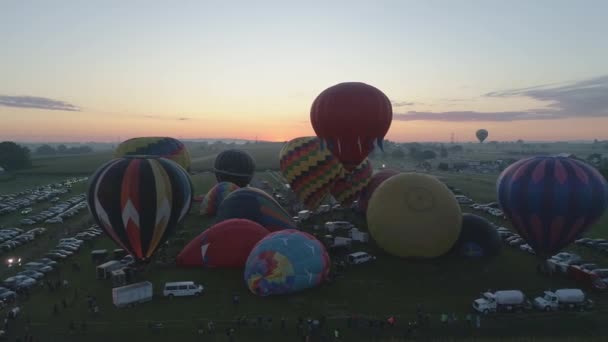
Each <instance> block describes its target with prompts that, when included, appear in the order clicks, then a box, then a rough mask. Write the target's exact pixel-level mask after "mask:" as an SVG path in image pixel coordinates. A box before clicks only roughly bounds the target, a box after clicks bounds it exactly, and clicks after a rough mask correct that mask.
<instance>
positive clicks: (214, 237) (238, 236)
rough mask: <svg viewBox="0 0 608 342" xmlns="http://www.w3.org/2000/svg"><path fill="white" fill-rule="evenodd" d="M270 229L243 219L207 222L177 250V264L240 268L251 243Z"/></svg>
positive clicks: (261, 237)
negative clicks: (202, 230)
mask: <svg viewBox="0 0 608 342" xmlns="http://www.w3.org/2000/svg"><path fill="white" fill-rule="evenodd" d="M268 234H270V232H269V231H268V230H267V229H266V228H264V227H262V226H261V225H259V224H257V223H255V222H253V221H250V220H244V219H231V220H226V221H222V222H220V223H218V224H215V225H213V226H211V227H210V228H208V229H206V230H205V231H204V232H202V233H201V234H199V235H198V236H197V237H195V238H194V239H192V241H190V242H189V243H188V244H187V245H186V247H184V249H182V251H181V252H180V253H179V254H178V256H177V259H176V264H177V266H179V267H205V268H242V267H245V262H246V261H247V257H248V256H249V253H250V252H251V250H252V249H253V246H255V244H257V243H258V242H259V241H260V240H262V239H263V238H264V237H265V236H267V235H268Z"/></svg>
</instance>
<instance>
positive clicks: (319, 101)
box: [310, 82, 393, 171]
mask: <svg viewBox="0 0 608 342" xmlns="http://www.w3.org/2000/svg"><path fill="white" fill-rule="evenodd" d="M392 119H393V108H392V106H391V101H390V100H389V99H388V97H386V95H384V93H383V92H382V91H380V90H378V89H377V88H374V87H372V86H370V85H368V84H365V83H360V82H347V83H340V84H337V85H335V86H333V87H330V88H327V89H325V90H324V91H323V92H322V93H321V94H319V96H317V98H316V99H315V101H314V102H313V104H312V107H311V109H310V121H311V123H312V127H313V129H314V130H315V133H316V134H317V136H318V137H319V138H321V139H322V140H323V141H324V142H326V143H327V145H328V147H329V149H330V150H331V152H332V153H333V155H334V156H336V158H338V160H339V161H340V162H341V163H342V165H343V166H344V168H345V169H347V170H349V171H352V170H354V169H355V168H356V167H357V166H358V165H359V164H361V163H362V162H363V161H364V160H365V158H366V157H367V156H368V155H369V153H370V152H371V151H372V150H373V149H374V142H377V143H378V145H379V146H380V147H382V140H383V139H384V136H385V135H386V133H387V132H388V129H389V128H390V126H391V121H392Z"/></svg>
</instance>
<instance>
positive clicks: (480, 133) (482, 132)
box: [475, 129, 488, 142]
mask: <svg viewBox="0 0 608 342" xmlns="http://www.w3.org/2000/svg"><path fill="white" fill-rule="evenodd" d="M475 136H476V137H477V139H479V142H483V141H484V140H486V138H487V137H488V131H487V130H485V129H479V130H477V132H475Z"/></svg>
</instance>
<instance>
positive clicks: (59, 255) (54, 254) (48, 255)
mask: <svg viewBox="0 0 608 342" xmlns="http://www.w3.org/2000/svg"><path fill="white" fill-rule="evenodd" d="M44 257H45V258H46V259H52V260H60V261H61V260H63V259H66V258H67V257H68V255H66V254H63V253H57V252H53V251H51V252H49V253H46V254H45V255H44Z"/></svg>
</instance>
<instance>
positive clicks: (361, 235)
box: [348, 228, 369, 242]
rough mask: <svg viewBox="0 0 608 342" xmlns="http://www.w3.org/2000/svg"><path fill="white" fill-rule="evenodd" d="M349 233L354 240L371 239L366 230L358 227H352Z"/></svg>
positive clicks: (363, 240) (366, 240)
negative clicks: (363, 230)
mask: <svg viewBox="0 0 608 342" xmlns="http://www.w3.org/2000/svg"><path fill="white" fill-rule="evenodd" d="M348 235H349V236H350V238H351V239H353V240H354V241H359V242H368V241H369V234H368V233H366V232H362V231H360V230H359V229H358V228H352V229H351V230H350V231H349V232H348Z"/></svg>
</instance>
